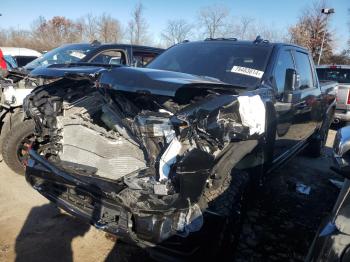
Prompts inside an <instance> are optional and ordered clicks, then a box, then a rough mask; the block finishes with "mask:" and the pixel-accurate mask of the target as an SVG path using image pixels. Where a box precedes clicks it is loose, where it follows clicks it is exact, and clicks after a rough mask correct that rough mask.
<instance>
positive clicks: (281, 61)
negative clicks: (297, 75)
mask: <svg viewBox="0 0 350 262" xmlns="http://www.w3.org/2000/svg"><path fill="white" fill-rule="evenodd" d="M293 68H294V63H293V58H292V54H291V53H290V51H289V50H283V51H282V52H281V53H280V54H279V56H278V60H277V64H276V67H275V72H274V78H275V83H276V87H277V90H278V93H283V92H284V84H285V78H286V70H287V69H293Z"/></svg>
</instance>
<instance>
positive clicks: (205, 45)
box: [147, 41, 272, 88]
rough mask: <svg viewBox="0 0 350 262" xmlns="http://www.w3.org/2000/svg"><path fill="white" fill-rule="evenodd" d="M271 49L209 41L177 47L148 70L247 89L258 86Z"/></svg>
mask: <svg viewBox="0 0 350 262" xmlns="http://www.w3.org/2000/svg"><path fill="white" fill-rule="evenodd" d="M271 50H272V47H271V46H270V45H253V44H244V43H243V44H237V43H234V42H232V41H227V42H223V41H206V42H193V43H185V44H179V45H176V46H174V47H172V48H170V49H168V50H167V51H165V52H164V53H163V54H161V55H160V56H158V57H157V58H155V59H154V60H153V61H152V62H151V63H150V64H148V66H147V68H152V69H160V70H168V71H177V72H183V73H188V74H194V75H199V76H206V77H213V78H217V79H219V80H221V81H223V82H226V83H229V84H232V85H235V86H238V87H244V88H250V87H256V86H257V85H258V83H259V82H260V79H261V78H262V76H263V74H264V71H265V68H266V65H267V62H268V59H269V56H270V52H271Z"/></svg>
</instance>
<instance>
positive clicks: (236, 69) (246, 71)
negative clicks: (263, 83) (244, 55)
mask: <svg viewBox="0 0 350 262" xmlns="http://www.w3.org/2000/svg"><path fill="white" fill-rule="evenodd" d="M231 72H233V73H237V74H241V75H246V76H252V77H256V78H262V76H263V74H264V72H263V71H259V70H256V69H253V68H248V67H243V66H233V67H232V69H231Z"/></svg>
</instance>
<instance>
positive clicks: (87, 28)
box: [79, 13, 98, 42]
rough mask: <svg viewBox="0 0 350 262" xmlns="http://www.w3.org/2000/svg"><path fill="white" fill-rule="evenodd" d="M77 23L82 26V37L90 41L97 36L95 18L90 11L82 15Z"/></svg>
mask: <svg viewBox="0 0 350 262" xmlns="http://www.w3.org/2000/svg"><path fill="white" fill-rule="evenodd" d="M79 23H80V24H81V25H82V28H83V39H84V40H85V41H88V42H91V41H93V40H95V39H97V38H98V28H97V18H96V17H95V16H93V15H92V14H91V13H89V14H87V15H85V16H83V17H82V18H81V19H80V21H79Z"/></svg>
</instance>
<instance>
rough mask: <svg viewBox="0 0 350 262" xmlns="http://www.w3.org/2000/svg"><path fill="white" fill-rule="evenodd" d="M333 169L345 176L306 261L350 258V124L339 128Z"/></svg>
mask: <svg viewBox="0 0 350 262" xmlns="http://www.w3.org/2000/svg"><path fill="white" fill-rule="evenodd" d="M333 151H334V163H335V166H334V167H333V168H332V169H333V170H334V171H336V172H337V173H338V174H340V175H341V176H342V177H343V178H344V179H345V181H344V184H343V188H342V190H341V192H340V193H339V196H338V199H337V202H336V204H335V205H334V208H333V211H332V213H331V214H330V215H329V216H328V217H327V218H326V219H325V220H324V221H323V223H322V225H321V226H320V228H319V230H318V232H317V234H316V237H315V239H314V241H313V243H312V246H311V248H310V251H309V254H308V256H307V259H306V261H308V262H311V261H329V262H332V261H340V262H346V261H350V127H344V128H341V129H339V130H338V132H337V135H336V138H335V140H334V145H333Z"/></svg>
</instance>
